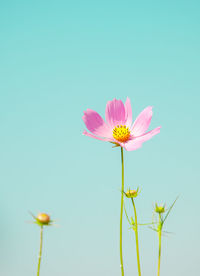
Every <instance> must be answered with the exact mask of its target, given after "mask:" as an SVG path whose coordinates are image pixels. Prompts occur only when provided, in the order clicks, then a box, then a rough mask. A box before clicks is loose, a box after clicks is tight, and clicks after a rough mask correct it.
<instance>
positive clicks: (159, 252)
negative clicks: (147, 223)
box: [157, 214, 162, 276]
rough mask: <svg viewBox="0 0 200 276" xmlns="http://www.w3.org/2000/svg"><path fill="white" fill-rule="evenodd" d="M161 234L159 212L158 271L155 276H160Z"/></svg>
mask: <svg viewBox="0 0 200 276" xmlns="http://www.w3.org/2000/svg"><path fill="white" fill-rule="evenodd" d="M161 235H162V225H161V217H160V214H159V229H158V238H159V250H158V273H157V276H160V258H161Z"/></svg>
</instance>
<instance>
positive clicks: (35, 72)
mask: <svg viewBox="0 0 200 276" xmlns="http://www.w3.org/2000/svg"><path fill="white" fill-rule="evenodd" d="M199 9H200V4H199V1H183V0H182V1H179V0H178V1H172V0H170V1H147V0H146V1H134V0H132V1H129V0H127V1H112V0H110V1H109V0H107V1H105V0H102V1H89V0H86V1H80V0H79V1H78V0H77V1H45V0H44V1H38V0H35V1H20V0H19V1H9V0H8V1H1V4H0V34H1V35H0V39H1V42H0V91H1V92H0V93H1V95H0V168H1V170H0V183H1V193H0V194H1V195H0V216H1V217H0V220H1V228H0V267H1V272H0V274H1V275H2V276H13V275H20V276H27V275H29V276H31V275H36V266H37V256H38V248H39V228H37V226H35V225H32V224H29V223H27V222H28V221H30V220H31V217H30V215H29V213H28V211H32V212H33V213H35V214H37V212H39V211H43V212H48V213H49V214H51V217H52V219H54V220H55V221H56V224H58V226H59V227H51V228H49V229H45V233H44V234H45V236H44V252H43V253H44V254H43V261H42V267H41V276H47V275H48V276H55V275H56V276H62V275H70V276H71V275H72V276H79V275H87V276H94V275H95V276H102V275H104V276H116V275H120V268H119V212H120V186H121V182H120V181H121V167H120V151H119V148H117V149H112V147H111V144H109V143H104V142H101V141H97V140H93V139H91V138H88V137H85V136H83V135H82V131H83V130H84V124H83V122H82V119H81V117H82V114H83V110H85V109H87V108H91V109H94V110H97V111H98V112H99V113H100V114H102V116H104V112H105V105H106V102H107V101H108V100H112V99H113V98H114V97H117V98H118V99H122V100H123V101H125V100H126V97H127V96H129V97H130V99H131V102H132V107H133V115H134V118H135V117H136V116H137V115H138V113H139V112H140V111H141V110H142V109H143V108H145V107H146V106H148V105H153V106H154V115H153V120H152V124H151V129H152V128H154V127H156V126H159V125H162V130H161V133H160V134H159V135H157V136H156V137H154V138H153V139H152V140H151V141H149V142H146V143H145V144H144V145H143V147H142V148H141V149H140V150H138V151H133V152H125V180H126V187H132V188H136V187H137V186H140V187H141V188H142V192H141V195H140V197H139V198H138V199H137V201H136V204H137V209H138V216H139V221H142V222H146V221H150V220H151V216H152V204H153V203H154V202H155V201H158V202H166V203H167V206H169V205H170V204H171V203H172V202H173V200H174V199H175V198H176V196H177V195H179V194H180V198H179V200H178V202H177V203H176V205H175V207H174V210H173V212H172V213H171V215H170V217H169V219H168V221H167V225H166V230H168V231H172V232H174V233H175V234H173V235H170V236H169V237H165V238H163V255H162V257H163V258H162V261H161V262H162V263H161V275H162V276H169V275H170V276H177V275H180V276H188V275H194V276H196V275H198V274H199V269H200V266H199V257H200V254H199V247H200V238H199V227H200V221H199V209H200V203H199V202H200V201H199V194H200V188H199V187H200V186H199V185H200V175H199V138H200V128H199V125H200V124H199V102H200V95H199V90H200V81H199V73H200V70H199V69H200V65H199V64H200V55H199V47H200V35H199V29H200V20H199ZM128 209H129V211H130V212H132V210H131V208H128ZM130 214H132V213H130ZM139 238H140V245H141V248H140V249H141V262H142V271H143V275H147V276H153V275H156V269H157V235H156V233H155V232H153V231H151V230H149V229H148V228H144V229H143V228H142V229H140V236H139ZM124 259H125V272H126V273H125V275H126V276H129V275H137V268H136V256H135V243H134V233H133V232H132V231H131V230H128V224H127V222H126V220H125V219H124Z"/></svg>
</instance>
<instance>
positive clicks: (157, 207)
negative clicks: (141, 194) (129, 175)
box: [155, 204, 165, 214]
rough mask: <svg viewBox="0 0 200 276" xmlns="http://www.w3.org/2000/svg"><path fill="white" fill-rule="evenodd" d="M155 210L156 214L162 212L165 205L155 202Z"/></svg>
mask: <svg viewBox="0 0 200 276" xmlns="http://www.w3.org/2000/svg"><path fill="white" fill-rule="evenodd" d="M155 212H156V213H158V214H161V213H164V212H165V205H163V206H162V205H161V206H158V205H157V204H156V206H155Z"/></svg>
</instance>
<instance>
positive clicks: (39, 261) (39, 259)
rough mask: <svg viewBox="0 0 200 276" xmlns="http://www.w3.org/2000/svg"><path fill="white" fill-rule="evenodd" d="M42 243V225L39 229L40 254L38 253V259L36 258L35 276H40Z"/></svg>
mask: <svg viewBox="0 0 200 276" xmlns="http://www.w3.org/2000/svg"><path fill="white" fill-rule="evenodd" d="M42 241H43V225H41V228H40V252H39V257H38V270H37V276H39V275H40V263H41V258H42Z"/></svg>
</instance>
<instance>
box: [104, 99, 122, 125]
mask: <svg viewBox="0 0 200 276" xmlns="http://www.w3.org/2000/svg"><path fill="white" fill-rule="evenodd" d="M106 121H107V122H108V124H109V125H110V126H111V127H115V126H116V125H124V124H125V123H126V114H125V107H124V104H123V102H122V101H121V100H116V99H114V100H112V101H109V102H108V103H107V105H106Z"/></svg>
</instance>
